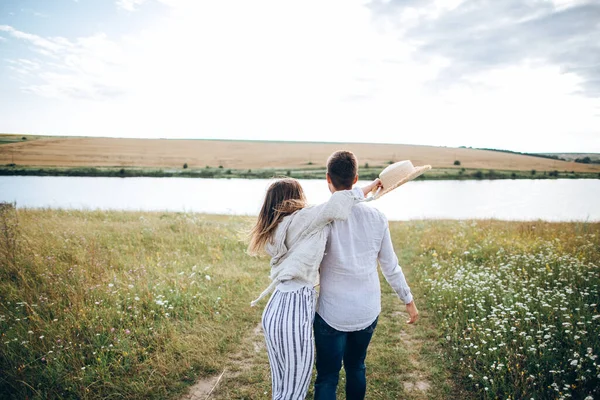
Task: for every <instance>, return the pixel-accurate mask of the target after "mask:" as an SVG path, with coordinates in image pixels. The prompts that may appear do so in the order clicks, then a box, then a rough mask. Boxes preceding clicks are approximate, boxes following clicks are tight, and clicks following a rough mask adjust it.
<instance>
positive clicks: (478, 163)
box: [0, 135, 600, 172]
mask: <svg viewBox="0 0 600 400" xmlns="http://www.w3.org/2000/svg"><path fill="white" fill-rule="evenodd" d="M16 136H17V135H0V139H5V140H8V139H11V138H14V137H16ZM21 136H22V135H18V137H21ZM339 149H345V150H351V151H353V152H354V153H355V154H356V155H357V157H358V158H359V162H360V164H361V165H364V163H369V164H370V165H385V164H387V163H388V162H389V161H399V160H405V159H410V160H412V161H413V163H414V164H417V165H419V164H431V165H432V166H433V167H434V168H453V167H455V166H454V165H453V164H454V161H455V160H460V162H461V165H460V167H455V168H463V167H464V168H481V169H497V170H515V171H525V170H532V169H535V170H537V171H553V170H559V171H576V172H600V165H590V164H580V163H575V162H566V161H558V160H551V159H545V158H540V157H530V156H523V155H517V154H509V153H502V152H496V151H486V150H475V149H465V148H448V147H434V146H416V145H403V144H366V143H307V142H265V141H226V140H173V139H116V138H65V137H46V138H44V137H37V138H36V140H27V141H21V142H15V143H9V144H4V145H1V146H0V164H9V163H15V164H17V165H27V166H61V167H88V166H89V167H108V166H126V167H177V168H181V166H182V165H183V164H184V163H187V164H188V166H189V167H190V168H204V167H205V166H207V165H208V166H211V167H218V166H221V165H222V166H223V167H224V168H233V169H244V168H303V167H307V166H309V165H314V166H323V165H324V164H325V161H326V160H327V157H328V156H329V154H331V153H332V152H333V151H335V150H339Z"/></svg>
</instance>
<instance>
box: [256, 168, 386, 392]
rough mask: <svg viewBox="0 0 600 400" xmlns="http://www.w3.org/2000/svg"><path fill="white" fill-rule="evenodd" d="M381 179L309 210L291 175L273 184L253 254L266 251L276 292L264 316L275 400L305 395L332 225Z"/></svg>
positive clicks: (257, 231) (340, 193) (258, 225)
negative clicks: (319, 287)
mask: <svg viewBox="0 0 600 400" xmlns="http://www.w3.org/2000/svg"><path fill="white" fill-rule="evenodd" d="M380 185H381V184H380V181H379V179H376V180H375V181H373V182H372V183H371V184H369V185H367V186H365V187H364V188H355V189H353V190H343V191H338V192H335V193H333V195H332V196H331V198H330V199H329V201H328V202H327V203H324V204H321V205H319V206H315V207H310V208H306V198H305V196H304V191H303V190H302V187H301V186H300V183H299V182H298V181H297V180H295V179H291V178H285V179H280V180H277V181H276V182H274V183H273V184H271V186H270V187H269V189H268V190H267V194H266V196H265V201H264V203H263V206H262V208H261V210H260V213H259V216H258V220H257V222H256V225H255V226H254V227H253V229H252V231H251V237H250V245H249V246H248V252H249V253H250V254H252V255H256V254H258V253H261V252H263V251H266V253H267V254H269V255H270V256H271V257H272V258H271V274H270V278H271V280H272V282H271V284H270V285H269V287H268V288H267V289H266V290H265V291H264V292H263V293H262V294H261V295H260V297H259V298H258V299H256V300H255V301H253V302H252V303H251V304H252V305H255V304H256V303H257V302H258V301H259V300H260V299H262V298H263V297H264V296H266V295H267V294H268V293H269V292H270V291H271V290H273V289H275V292H274V293H273V295H272V296H271V299H270V300H269V302H268V303H267V305H266V307H265V310H264V312H263V316H262V327H263V331H264V334H265V340H266V343H267V352H268V355H269V364H270V367H271V383H272V388H273V399H278V400H279V399H304V398H305V397H306V393H307V391H308V385H309V383H310V378H311V372H312V366H313V361H314V350H313V330H312V322H313V318H314V315H315V305H316V297H317V295H316V292H315V290H314V288H313V287H314V285H315V283H316V281H317V278H318V271H319V265H320V263H321V259H322V258H323V253H324V251H325V245H326V241H327V234H328V229H327V228H328V224H329V223H330V222H332V221H334V220H344V219H347V218H348V216H349V214H350V211H351V209H352V206H354V205H355V204H357V203H358V202H360V201H362V200H364V198H365V196H366V195H367V193H369V192H370V191H372V190H374V189H375V188H377V187H379V186H380Z"/></svg>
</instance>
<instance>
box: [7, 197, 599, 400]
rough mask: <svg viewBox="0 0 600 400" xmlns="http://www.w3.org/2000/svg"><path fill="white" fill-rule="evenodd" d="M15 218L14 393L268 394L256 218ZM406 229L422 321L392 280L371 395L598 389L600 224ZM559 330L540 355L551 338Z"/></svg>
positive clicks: (10, 369)
mask: <svg viewBox="0 0 600 400" xmlns="http://www.w3.org/2000/svg"><path fill="white" fill-rule="evenodd" d="M0 217H1V218H0V338H1V340H0V398H9V399H12V398H14V399H17V398H32V399H42V398H73V399H75V398H89V399H96V398H129V399H162V398H175V399H176V398H180V397H181V395H182V393H184V392H185V391H186V390H187V388H188V387H189V386H190V385H191V384H193V383H194V382H195V381H196V380H197V379H198V378H206V377H216V376H219V375H220V374H221V373H222V372H223V371H225V374H224V376H223V379H222V380H221V382H220V384H219V385H218V387H217V388H216V389H215V391H214V392H213V394H212V396H211V398H215V399H239V398H246V399H259V398H268V397H269V394H270V381H269V368H268V361H267V357H266V352H265V351H264V345H263V341H262V340H263V339H262V336H261V334H260V332H259V331H257V330H256V327H257V326H258V324H259V323H260V316H261V313H262V307H263V306H264V305H265V303H266V301H264V302H263V303H261V305H260V306H259V307H255V308H252V307H250V306H249V302H250V300H252V299H253V298H255V297H256V296H257V294H258V293H260V292H261V291H262V289H264V287H265V286H266V285H267V284H268V278H267V275H268V269H269V267H268V260H267V259H264V258H262V259H261V258H259V259H257V258H251V257H249V256H247V255H246V254H245V251H244V250H245V246H246V243H245V235H244V232H245V231H246V230H247V229H248V227H249V225H250V224H251V222H252V220H251V219H249V218H243V217H223V216H207V215H201V214H192V213H148V212H143V213H141V212H114V211H110V212H104V211H60V210H26V209H19V210H18V212H17V211H15V210H14V209H12V208H10V207H8V208H6V207H5V208H3V211H2V212H1V213H0ZM391 232H392V237H393V241H394V246H395V248H396V251H397V253H398V256H399V258H400V261H401V264H402V265H403V267H404V270H405V273H406V275H407V277H408V280H409V282H410V284H411V287H412V289H413V292H414V293H415V297H416V299H417V305H418V307H419V309H420V312H421V318H420V320H419V321H418V323H417V324H416V325H414V326H409V325H407V324H406V323H405V320H406V319H407V316H406V313H405V312H404V306H403V305H402V304H400V302H399V300H398V299H397V296H396V295H395V294H394V293H393V292H392V290H391V289H390V288H389V287H388V286H387V284H386V283H384V282H383V281H382V291H383V295H382V313H381V316H380V322H379V324H378V327H377V330H376V333H375V335H374V338H373V342H372V344H371V346H370V348H369V355H368V359H367V371H368V398H370V399H397V398H406V399H426V398H431V399H438V398H449V399H469V398H481V397H484V398H485V397H489V398H496V397H498V398H507V397H508V396H511V398H524V397H525V395H527V398H529V397H534V398H536V399H537V398H557V397H560V396H561V395H565V393H569V394H572V395H573V396H574V398H584V397H585V396H587V395H588V394H592V395H593V396H594V397H597V396H598V393H597V392H594V390H597V389H595V388H597V387H600V378H598V377H597V374H598V373H600V371H598V370H597V368H598V366H597V365H598V361H597V360H595V359H594V360H592V358H593V356H595V355H597V354H598V352H599V349H600V346H599V342H598V335H599V333H600V332H598V326H599V324H598V323H595V322H594V321H597V320H596V319H593V318H594V315H598V311H597V306H590V304H598V301H599V299H598V279H599V278H598V276H599V274H598V272H599V271H598V263H599V258H600V252H599V250H598V249H600V224H582V223H578V224H550V223H544V222H527V223H520V222H498V221H479V222H474V221H453V222H447V221H412V222H402V223H400V222H396V223H391ZM465 252H468V253H465ZM546 264H548V266H546ZM548 269H549V270H550V271H551V272H552V274H553V275H549V274H548V272H549V271H548ZM585 293H587V295H584V294H585ZM518 303H521V304H523V305H525V306H526V307H528V312H530V313H532V314H533V316H535V319H531V318H530V317H531V316H528V315H527V311H525V309H523V308H522V307H521V306H517V304H518ZM546 303H547V304H549V305H550V308H548V307H546V306H545V305H544V304H546ZM469 304H474V306H470V305H469ZM553 307H557V308H558V310H555V309H554V308H553ZM560 307H563V308H565V307H566V308H567V310H566V311H565V310H561V309H560ZM509 308H510V309H511V310H515V311H516V313H515V314H514V315H511V316H510V318H508V317H507V316H503V315H502V312H505V313H508V312H509V311H507V310H509ZM577 309H578V310H577ZM571 314H572V315H571ZM565 315H568V316H569V318H567V317H566V316H565ZM483 318H485V320H483ZM507 318H508V322H507V323H505V322H503V320H504V319H507ZM526 318H529V319H526ZM471 319H473V320H474V321H470V320H471ZM590 319H592V323H591V324H588V321H590ZM565 321H571V324H572V325H573V327H572V329H568V328H566V327H565V326H564V325H562V324H563V322H565ZM582 321H585V322H584V323H585V325H584V326H585V331H586V333H585V334H582V333H581V332H580V331H581V330H582V329H583V328H580V327H579V326H578V325H577V322H582ZM544 325H545V326H546V327H544ZM550 325H554V326H556V328H550V329H552V330H551V331H550V332H552V339H551V340H552V342H551V344H548V346H547V347H546V348H545V349H546V350H543V354H541V353H540V352H539V351H540V347H539V345H540V344H541V343H543V342H544V341H545V340H546V341H547V340H548V339H544V335H545V334H544V335H541V334H538V333H537V332H538V330H542V331H543V330H544V329H546V328H547V327H548V326H550ZM512 326H515V327H516V329H517V331H515V332H518V333H520V332H529V329H534V330H535V331H534V332H532V333H531V334H527V333H526V335H529V336H531V338H530V339H528V338H527V336H526V335H523V336H519V334H518V333H511V332H510V327H512ZM575 326H577V328H575ZM502 327H505V328H506V329H505V330H504V329H503V328H502ZM486 329H490V332H488V331H486ZM567 330H569V332H567ZM488 334H489V335H490V336H488ZM498 334H500V335H498ZM510 335H512V336H510ZM539 335H541V338H539V337H538V336H539ZM575 335H577V336H579V337H578V338H575ZM491 337H493V338H491ZM513 337H514V338H515V339H516V340H517V342H516V343H515V344H512V343H513V342H512V338H513ZM467 338H468V339H470V340H467ZM482 339H483V340H486V342H487V345H488V346H491V344H492V343H497V344H495V345H494V347H498V345H499V343H500V341H502V342H503V343H506V344H507V346H502V347H498V349H497V350H493V351H492V352H489V351H486V354H485V355H484V354H483V352H482V353H480V354H476V351H477V350H474V349H472V348H471V347H469V343H474V344H475V343H478V344H477V345H478V346H480V347H481V345H480V344H481V343H482ZM521 343H523V344H527V345H529V344H532V343H536V352H535V353H534V352H529V351H526V349H527V347H524V346H522V345H521ZM464 346H467V347H466V348H465V347H464ZM519 346H521V347H524V349H525V350H520V349H519ZM553 348H556V349H557V350H552V351H551V350H550V349H553ZM588 348H591V349H592V351H591V353H588V350H587V349H588ZM542 349H543V348H542ZM478 350H479V351H481V350H480V349H478ZM546 351H548V352H549V353H548V354H546V353H545V352H546ZM574 352H577V353H578V357H577V359H578V363H577V365H579V366H581V367H574V366H571V362H572V360H574V359H575V358H573V357H574V354H573V353H574ZM505 360H506V361H505ZM494 362H495V364H494ZM499 363H502V364H504V365H503V366H502V367H501V368H500V369H498V365H499ZM517 364H518V366H517ZM536 364H540V366H537V365H536ZM492 365H495V367H494V369H493V370H492V369H491V367H492ZM509 367H510V368H511V370H510V371H509V370H508V368H509ZM594 368H596V370H595V372H594V373H593V374H592V373H588V372H587V370H593V369H594ZM555 369H556V370H560V371H563V370H564V371H565V372H564V373H562V372H561V373H559V374H556V373H555V374H552V373H551V372H550V370H555ZM469 374H471V375H473V378H470V377H469ZM530 375H532V376H533V377H534V378H529V376H530ZM484 376H486V377H487V378H488V379H487V380H486V379H484ZM583 376H585V377H586V380H585V381H582V380H581V378H582V377H583ZM313 378H314V377H313ZM342 378H343V375H342ZM577 379H579V380H577ZM491 380H493V383H492V382H491ZM550 380H553V381H552V382H550ZM554 382H557V384H559V385H560V386H559V388H560V390H559V392H560V393H559V392H555V390H554V388H553V387H552V383H554ZM486 383H488V391H485V389H484V388H485V386H484V384H486ZM533 383H537V386H534V385H533ZM542 383H543V385H542ZM341 384H343V380H342V381H341ZM565 384H569V385H570V386H569V389H568V391H565V389H563V387H564V385H565ZM573 385H574V387H573ZM548 386H550V387H548ZM419 388H420V389H419ZM342 392H343V390H340V393H339V398H340V399H341V398H344V396H343V393H342ZM265 393H266V394H265ZM561 393H562V394H561ZM311 395H312V388H311V391H310V393H309V398H310V396H311Z"/></svg>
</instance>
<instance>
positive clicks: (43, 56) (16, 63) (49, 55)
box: [0, 25, 122, 99]
mask: <svg viewBox="0 0 600 400" xmlns="http://www.w3.org/2000/svg"><path fill="white" fill-rule="evenodd" d="M0 31H4V32H7V33H9V34H10V35H11V36H12V37H14V38H16V39H20V40H22V41H24V42H25V43H27V44H28V45H29V47H30V49H31V50H32V51H33V52H34V53H35V54H37V55H36V56H35V57H33V58H31V59H26V58H20V59H16V60H11V59H9V60H8V61H9V62H10V64H11V66H10V67H11V69H12V70H14V71H16V72H17V73H19V74H20V75H21V76H25V75H27V76H28V78H29V79H27V80H26V81H23V82H24V86H23V87H22V89H23V90H24V91H25V92H30V93H35V94H38V95H40V96H44V97H51V98H79V99H103V98H111V97H114V96H117V95H119V94H120V93H122V89H121V88H120V86H121V83H122V76H121V74H120V73H119V72H120V66H119V64H118V60H120V59H122V49H121V47H120V46H119V45H118V44H117V43H115V42H112V41H111V40H109V39H108V38H107V36H106V35H104V34H97V35H94V36H90V37H82V38H77V39H74V40H69V39H66V38H63V37H41V36H38V35H34V34H31V33H26V32H22V31H19V30H17V29H15V28H13V27H11V26H8V25H0Z"/></svg>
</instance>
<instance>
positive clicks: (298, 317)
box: [262, 287, 317, 400]
mask: <svg viewBox="0 0 600 400" xmlns="http://www.w3.org/2000/svg"><path fill="white" fill-rule="evenodd" d="M316 298H317V294H316V292H315V290H314V289H312V288H308V287H303V288H300V289H298V290H295V291H291V292H282V291H280V290H277V289H276V290H275V292H274V293H273V295H272V296H271V299H270V300H269V302H268V303H267V306H266V307H265V311H264V312H263V317H262V327H263V331H264V333H265V340H266V342H267V352H268V355H269V364H270V366H271V383H272V389H273V400H283V399H286V400H288V399H289V400H291V399H294V400H296V399H304V398H305V397H306V393H307V391H308V386H309V384H310V378H311V376H312V367H313V362H314V358H315V353H314V347H313V328H312V325H313V319H314V316H315V307H316Z"/></svg>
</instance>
